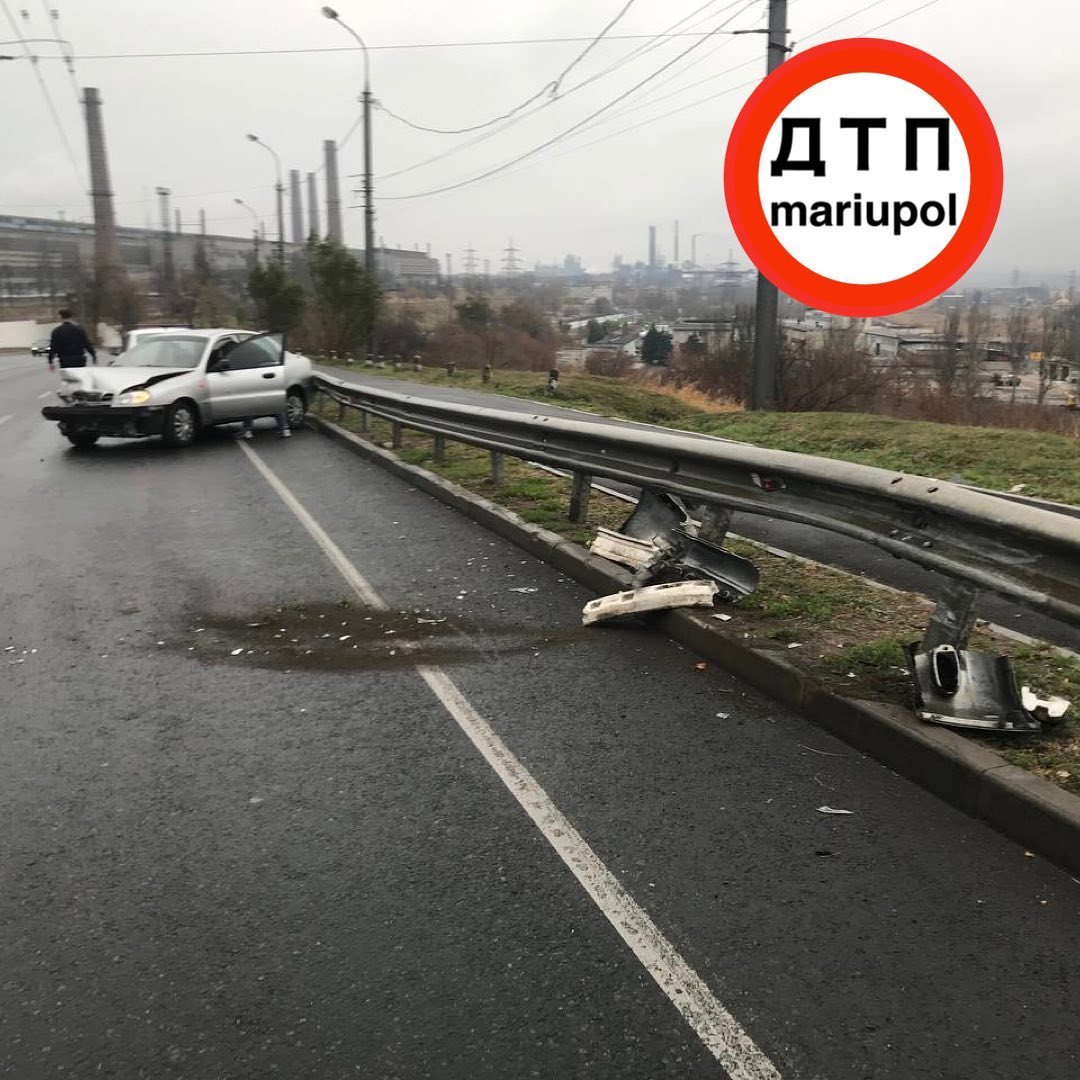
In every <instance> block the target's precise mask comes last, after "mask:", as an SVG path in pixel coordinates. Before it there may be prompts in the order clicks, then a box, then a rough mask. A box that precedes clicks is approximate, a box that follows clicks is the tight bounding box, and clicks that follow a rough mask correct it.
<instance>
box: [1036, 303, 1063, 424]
mask: <svg viewBox="0 0 1080 1080" xmlns="http://www.w3.org/2000/svg"><path fill="white" fill-rule="evenodd" d="M1064 338H1065V323H1064V319H1063V318H1062V315H1061V314H1059V313H1058V312H1057V311H1055V310H1054V309H1053V308H1051V307H1044V308H1043V309H1042V315H1041V321H1040V332H1039V349H1038V352H1039V367H1038V385H1037V388H1036V394H1037V398H1036V400H1037V401H1038V403H1039V404H1040V405H1042V404H1043V402H1044V401H1045V400H1046V394H1047V392H1048V391H1049V389H1050V384H1051V383H1052V382H1053V381H1054V380H1053V378H1052V377H1051V376H1052V375H1053V363H1054V357H1056V356H1057V355H1058V354H1059V353H1060V351H1061V347H1062V344H1063V342H1064Z"/></svg>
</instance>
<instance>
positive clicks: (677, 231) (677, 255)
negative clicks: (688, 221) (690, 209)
mask: <svg viewBox="0 0 1080 1080" xmlns="http://www.w3.org/2000/svg"><path fill="white" fill-rule="evenodd" d="M675 265H676V266H678V265H679V219H678V218H676V219H675Z"/></svg>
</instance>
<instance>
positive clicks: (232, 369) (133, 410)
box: [41, 329, 312, 447]
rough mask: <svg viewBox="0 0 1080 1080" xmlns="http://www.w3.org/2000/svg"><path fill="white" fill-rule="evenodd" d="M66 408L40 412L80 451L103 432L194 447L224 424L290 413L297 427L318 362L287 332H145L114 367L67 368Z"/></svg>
mask: <svg viewBox="0 0 1080 1080" xmlns="http://www.w3.org/2000/svg"><path fill="white" fill-rule="evenodd" d="M61 378H62V380H63V383H62V386H61V389H60V391H59V395H60V399H61V400H62V401H63V402H64V404H63V405H49V406H46V407H45V408H44V409H42V410H41V414H42V416H44V417H45V419H46V420H56V421H58V423H59V425H60V433H61V434H62V435H64V436H66V437H67V438H68V440H69V441H70V442H71V443H73V444H74V445H75V446H78V447H89V446H93V445H94V443H96V442H97V441H98V439H100V438H101V437H102V436H103V435H105V436H111V437H113V438H120V439H141V438H145V437H146V436H149V435H160V436H161V437H162V439H163V440H164V441H165V442H166V443H168V444H169V445H170V446H187V445H189V444H190V443H192V442H193V441H194V440H195V438H196V436H197V435H198V434H199V431H200V430H201V429H204V428H208V427H212V426H214V425H217V424H227V423H234V422H236V421H240V420H246V419H256V418H258V417H260V416H274V415H276V414H278V413H281V412H284V413H285V414H286V415H287V416H288V420H289V424H290V426H296V425H297V424H299V423H300V422H301V421H302V420H303V418H304V414H305V413H306V412H307V406H308V402H309V401H310V399H311V393H312V378H311V361H310V360H308V359H307V357H305V356H301V355H299V354H297V353H291V352H287V351H286V349H285V339H284V335H283V334H256V333H255V332H254V331H251V330H225V329H219V330H162V331H157V332H154V333H149V334H144V335H142V336H141V339H140V340H139V341H138V343H137V344H135V345H134V346H133V347H131V348H129V349H127V350H126V351H125V352H124V353H122V354H121V355H120V356H119V357H117V358H116V359H115V360H113V361H112V362H111V363H110V364H108V365H107V366H104V365H100V366H96V367H95V366H89V367H82V368H66V369H65V370H64V371H62V372H61Z"/></svg>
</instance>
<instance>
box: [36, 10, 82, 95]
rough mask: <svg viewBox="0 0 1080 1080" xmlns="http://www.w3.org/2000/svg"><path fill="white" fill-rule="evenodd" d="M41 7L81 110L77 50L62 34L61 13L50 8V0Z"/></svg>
mask: <svg viewBox="0 0 1080 1080" xmlns="http://www.w3.org/2000/svg"><path fill="white" fill-rule="evenodd" d="M41 7H42V9H43V10H44V12H45V18H46V20H48V22H49V24H50V25H51V26H52V32H53V40H54V41H55V42H56V44H57V45H59V46H60V52H61V53H62V54H63V57H64V67H65V68H67V73H68V77H69V78H70V79H71V86H72V89H73V90H74V91H75V103H76V104H77V105H78V106H79V107H80V109H81V107H82V95H81V94H80V92H79V80H78V77H77V76H76V74H75V49H74V47H73V46H72V45H71V43H70V42H69V41H65V40H64V37H63V35H62V34H61V33H60V12H59V11H58V10H57V9H56V8H50V7H49V0H41Z"/></svg>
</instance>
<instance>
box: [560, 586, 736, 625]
mask: <svg viewBox="0 0 1080 1080" xmlns="http://www.w3.org/2000/svg"><path fill="white" fill-rule="evenodd" d="M718 590H719V586H718V585H717V584H716V582H715V581H672V582H668V583H667V584H664V585H646V586H645V587H644V588H641V589H632V590H630V591H628V592H621V593H613V594H612V595H611V596H601V597H599V598H598V599H596V600H590V601H589V602H588V603H587V604H586V605H585V607H584V609H583V610H582V614H581V622H582V625H583V626H591V625H592V624H593V623H597V622H603V621H604V620H606V619H615V618H620V617H622V616H626V615H641V614H645V613H646V612H650V611H666V610H668V609H670V608H680V607H711V606H712V604H713V600H714V598H715V597H716V593H717V591H718Z"/></svg>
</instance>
